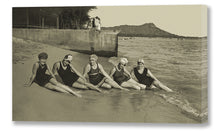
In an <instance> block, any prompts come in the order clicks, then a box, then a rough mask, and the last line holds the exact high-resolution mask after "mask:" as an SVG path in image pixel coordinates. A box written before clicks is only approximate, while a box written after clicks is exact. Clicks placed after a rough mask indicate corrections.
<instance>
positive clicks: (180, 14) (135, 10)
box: [89, 5, 207, 37]
mask: <svg viewBox="0 0 220 131" xmlns="http://www.w3.org/2000/svg"><path fill="white" fill-rule="evenodd" d="M89 15H90V16H91V17H94V16H99V17H100V18H101V23H102V26H103V27H111V26H118V25H142V24H144V23H154V24H155V25H156V26H157V27H159V28H160V29H163V30H165V31H168V32H170V33H173V34H177V35H182V36H197V37H203V36H207V7H206V6H201V5H180V6H97V9H94V10H92V11H91V12H89Z"/></svg>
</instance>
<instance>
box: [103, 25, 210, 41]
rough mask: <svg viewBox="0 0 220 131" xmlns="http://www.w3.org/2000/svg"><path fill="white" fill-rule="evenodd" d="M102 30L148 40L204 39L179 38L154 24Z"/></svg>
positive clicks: (194, 37)
mask: <svg viewBox="0 0 220 131" xmlns="http://www.w3.org/2000/svg"><path fill="white" fill-rule="evenodd" d="M102 30H117V31H119V32H120V33H119V34H118V36H120V37H149V38H157V37H160V38H179V39H204V38H207V36H204V37H196V36H181V35H176V34H173V33H170V32H167V31H165V30H163V29H160V28H158V27H157V26H156V25H155V24H154V23H145V24H142V25H120V26H114V27H102Z"/></svg>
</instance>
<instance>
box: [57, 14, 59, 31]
mask: <svg viewBox="0 0 220 131" xmlns="http://www.w3.org/2000/svg"><path fill="white" fill-rule="evenodd" d="M57 29H59V16H57Z"/></svg>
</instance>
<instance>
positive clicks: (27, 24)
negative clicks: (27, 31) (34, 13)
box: [26, 8, 29, 28]
mask: <svg viewBox="0 0 220 131" xmlns="http://www.w3.org/2000/svg"><path fill="white" fill-rule="evenodd" d="M26 20H27V21H26V26H27V28H28V26H29V10H28V8H26Z"/></svg>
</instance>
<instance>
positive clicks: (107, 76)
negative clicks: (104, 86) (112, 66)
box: [98, 64, 112, 80]
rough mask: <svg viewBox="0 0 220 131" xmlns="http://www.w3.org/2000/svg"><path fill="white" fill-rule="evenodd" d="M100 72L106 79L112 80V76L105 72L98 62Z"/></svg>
mask: <svg viewBox="0 0 220 131" xmlns="http://www.w3.org/2000/svg"><path fill="white" fill-rule="evenodd" d="M98 66H99V69H100V71H101V73H102V74H103V75H104V76H105V77H106V78H108V79H110V80H112V78H111V77H110V76H109V75H108V74H107V73H106V72H105V70H104V69H103V67H102V65H101V64H98Z"/></svg>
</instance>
